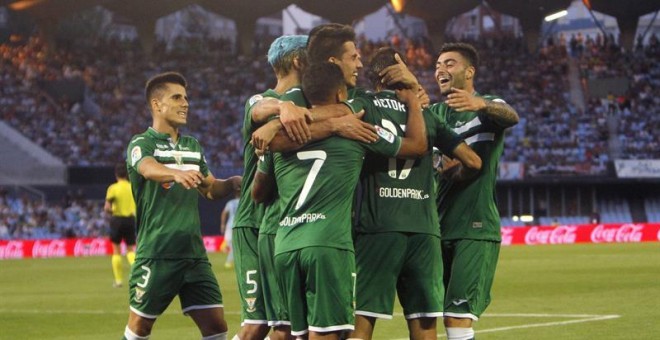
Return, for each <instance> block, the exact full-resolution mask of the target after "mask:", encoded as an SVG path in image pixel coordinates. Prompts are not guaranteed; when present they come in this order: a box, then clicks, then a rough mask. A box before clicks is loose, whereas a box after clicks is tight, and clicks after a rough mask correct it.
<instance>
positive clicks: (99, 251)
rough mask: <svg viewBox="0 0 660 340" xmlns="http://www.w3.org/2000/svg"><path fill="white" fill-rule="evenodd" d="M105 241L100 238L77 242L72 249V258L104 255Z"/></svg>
mask: <svg viewBox="0 0 660 340" xmlns="http://www.w3.org/2000/svg"><path fill="white" fill-rule="evenodd" d="M106 243H107V241H106V240H105V239H102V238H95V239H92V240H77V241H76V244H75V245H74V247H73V256H100V255H105V254H106V249H105V247H106Z"/></svg>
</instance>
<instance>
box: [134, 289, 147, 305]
mask: <svg viewBox="0 0 660 340" xmlns="http://www.w3.org/2000/svg"><path fill="white" fill-rule="evenodd" d="M143 296H144V290H142V289H140V288H135V297H134V298H133V300H135V302H137V303H142V297H143Z"/></svg>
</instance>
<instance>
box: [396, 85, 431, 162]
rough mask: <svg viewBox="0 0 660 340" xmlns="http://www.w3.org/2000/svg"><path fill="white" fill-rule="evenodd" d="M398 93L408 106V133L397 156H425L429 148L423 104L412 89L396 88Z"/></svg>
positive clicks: (402, 140)
mask: <svg viewBox="0 0 660 340" xmlns="http://www.w3.org/2000/svg"><path fill="white" fill-rule="evenodd" d="M396 95H397V97H398V98H399V100H401V101H402V102H403V103H405V104H406V106H407V107H408V121H407V122H406V135H405V137H404V138H402V139H401V148H400V149H399V153H398V154H397V156H400V157H410V158H417V157H421V156H423V155H424V154H425V153H426V151H427V148H428V140H427V138H426V124H425V123H424V117H423V116H422V106H421V104H420V102H419V98H418V97H417V94H416V93H415V92H414V91H413V90H411V89H405V90H396Z"/></svg>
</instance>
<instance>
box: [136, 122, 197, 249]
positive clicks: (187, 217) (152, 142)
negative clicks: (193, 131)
mask: <svg viewBox="0 0 660 340" xmlns="http://www.w3.org/2000/svg"><path fill="white" fill-rule="evenodd" d="M147 157H151V158H154V159H155V160H156V161H157V162H158V163H160V164H162V165H164V166H166V167H168V168H172V169H178V170H198V171H200V172H201V173H202V175H204V176H207V175H208V174H209V170H208V167H207V165H206V159H205V158H204V154H203V152H202V147H201V146H200V145H199V142H198V141H197V140H196V139H195V138H193V137H191V136H179V139H178V141H177V143H173V142H172V140H171V139H170V137H169V135H168V134H164V133H159V132H157V131H156V130H154V129H153V128H149V129H148V130H147V131H146V132H144V133H142V134H139V135H135V136H133V138H131V142H130V143H129V144H128V150H127V154H126V164H128V178H129V180H130V182H131V188H132V191H133V197H134V199H135V204H136V208H137V210H136V221H137V231H138V238H137V239H138V244H137V257H138V258H155V259H175V258H192V259H194V258H206V250H205V248H204V242H203V241H202V232H201V229H200V222H199V211H198V205H197V203H198V201H197V200H198V196H199V193H198V192H197V190H194V189H190V190H189V189H186V188H184V187H183V186H182V185H180V184H178V183H175V182H168V183H159V182H155V181H150V180H147V179H146V178H144V177H143V176H142V175H140V173H139V172H138V171H137V169H138V166H139V165H140V162H141V161H142V160H143V159H145V158H147Z"/></svg>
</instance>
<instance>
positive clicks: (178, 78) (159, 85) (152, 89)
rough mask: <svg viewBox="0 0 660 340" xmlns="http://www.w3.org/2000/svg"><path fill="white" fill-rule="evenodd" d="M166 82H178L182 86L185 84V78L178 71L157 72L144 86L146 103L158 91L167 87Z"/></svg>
mask: <svg viewBox="0 0 660 340" xmlns="http://www.w3.org/2000/svg"><path fill="white" fill-rule="evenodd" d="M167 84H179V85H181V86H183V87H186V86H187V83H186V78H184V77H183V76H182V75H181V73H178V72H165V73H160V74H157V75H155V76H153V77H151V79H149V80H148V81H147V85H146V86H145V95H146V97H147V103H148V102H150V101H151V99H152V98H153V97H155V96H156V95H157V93H158V92H160V91H162V90H164V89H165V88H166V87H167Z"/></svg>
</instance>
